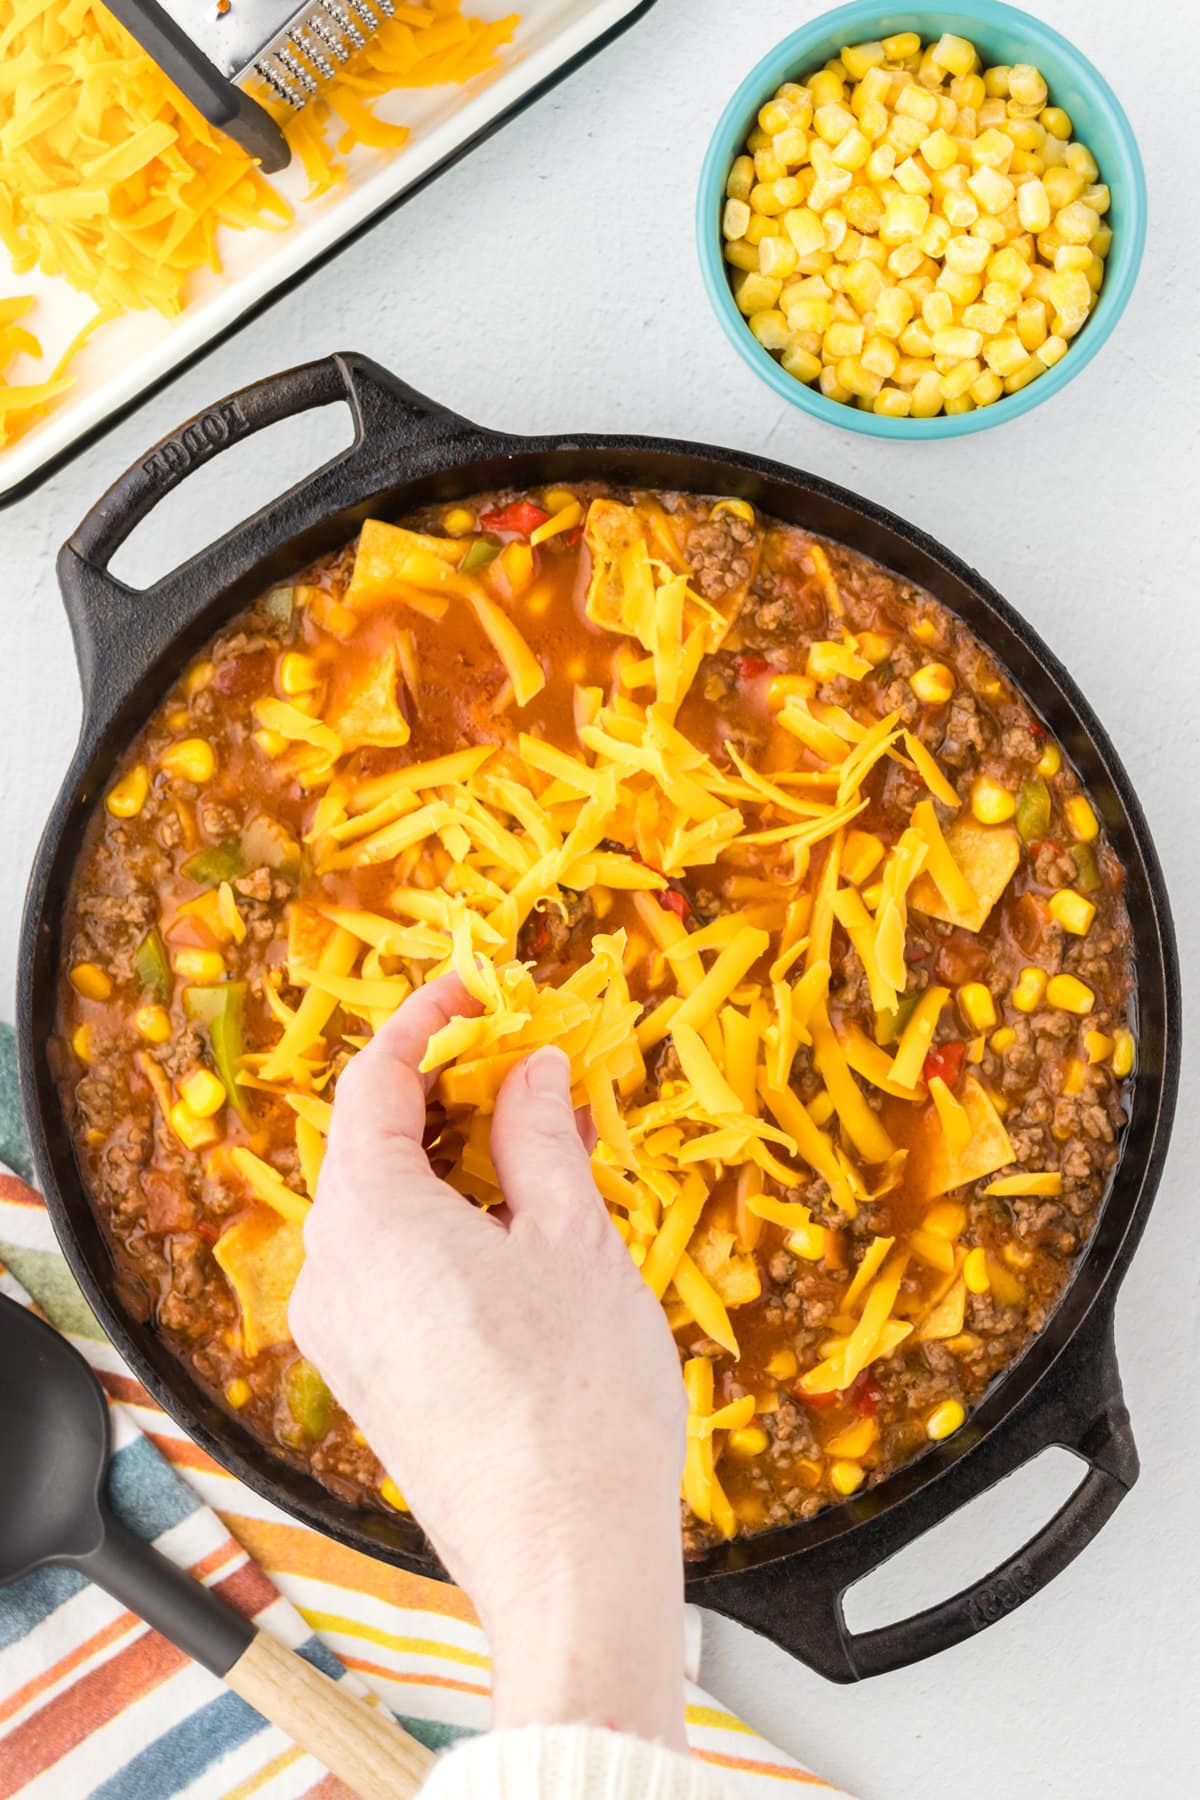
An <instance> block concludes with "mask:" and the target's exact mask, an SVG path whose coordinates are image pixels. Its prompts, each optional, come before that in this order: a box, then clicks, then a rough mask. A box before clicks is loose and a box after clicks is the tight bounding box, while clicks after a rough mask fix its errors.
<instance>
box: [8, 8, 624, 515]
mask: <svg viewBox="0 0 1200 1800" xmlns="http://www.w3.org/2000/svg"><path fill="white" fill-rule="evenodd" d="M652 4H653V0H511V4H508V3H506V0H471V5H470V10H471V11H472V12H474V13H477V14H478V15H479V16H481V17H484V18H501V17H503V16H505V15H506V14H507V13H509V12H519V13H520V15H521V24H520V25H519V26H518V28H517V32H516V36H515V38H514V41H513V43H512V44H510V45H508V46H507V47H506V48H504V49H502V50H501V52H500V59H501V60H500V65H499V67H498V68H497V69H496V70H494V71H493V72H492V73H490V74H488V75H485V76H480V77H479V78H478V79H477V80H476V81H474V82H469V83H468V84H467V85H466V86H465V87H461V88H459V87H437V88H415V89H404V90H400V91H399V92H397V93H395V94H393V95H390V96H388V98H386V99H385V100H383V101H381V102H379V103H378V111H379V113H380V116H381V117H384V118H391V119H400V120H403V122H404V123H405V124H406V125H408V126H410V127H411V129H412V136H411V138H410V139H409V141H408V143H407V144H406V145H405V147H404V149H403V150H400V151H392V152H388V151H379V150H366V149H359V150H356V151H354V152H353V153H352V154H351V156H350V157H349V158H348V159H347V162H346V180H345V181H344V182H342V183H341V184H339V186H338V187H337V188H335V189H334V191H333V192H332V193H329V194H326V195H324V196H323V197H322V198H321V199H319V200H316V201H311V202H305V203H304V204H300V201H301V199H302V196H303V194H304V191H305V188H306V185H307V184H306V181H305V178H304V174H303V171H302V170H301V169H300V168H299V166H298V163H294V164H293V166H292V167H290V168H288V169H286V170H285V171H284V172H283V173H282V174H281V175H276V176H274V177H272V179H273V180H274V182H275V183H276V185H277V186H278V187H279V189H280V191H281V192H282V193H283V194H285V195H286V197H287V198H288V199H289V200H290V201H291V202H292V203H293V204H294V205H295V206H296V217H295V221H294V223H293V224H291V225H290V226H288V228H287V229H286V230H285V231H281V232H268V231H225V232H223V233H222V234H221V238H220V240H219V242H220V251H221V259H222V262H223V265H224V267H223V270H222V273H221V274H220V275H214V274H212V273H210V272H209V271H207V270H205V271H198V272H197V274H196V275H195V276H194V277H193V283H194V285H193V288H192V294H191V298H190V299H189V302H188V304H187V306H186V307H185V309H184V311H183V312H182V313H181V314H180V316H179V317H178V318H176V319H164V318H162V317H161V316H160V315H159V314H158V313H156V312H153V311H145V312H138V313H129V314H126V315H125V316H124V317H123V318H121V319H115V320H113V321H112V323H111V324H109V325H106V326H104V327H102V329H101V330H100V331H98V332H97V333H96V336H95V337H94V338H93V339H92V340H91V342H90V343H89V344H88V345H87V346H86V347H85V349H84V350H83V351H82V353H81V354H80V355H79V356H78V357H77V358H76V360H75V361H74V363H73V364H72V373H73V374H74V375H75V378H76V380H75V386H74V387H73V388H72V389H71V390H70V392H69V393H67V394H66V395H64V396H63V398H62V400H61V401H60V402H59V403H58V405H57V406H56V407H55V408H53V410H51V411H50V412H48V413H47V415H46V417H45V418H44V419H43V420H41V422H40V423H39V424H37V425H35V426H34V427H33V428H32V429H31V430H29V431H28V432H26V433H25V435H24V436H23V437H20V438H18V439H17V441H16V442H15V443H13V444H11V445H9V446H8V447H7V448H6V449H3V450H0V505H7V504H9V503H11V502H12V501H13V500H16V499H18V498H19V497H20V496H21V495H22V494H24V493H27V492H28V491H29V490H30V488H32V487H34V486H36V484H37V483H38V482H39V481H40V480H42V479H43V478H44V477H45V476H46V475H47V474H48V473H49V472H50V470H51V469H52V468H54V467H57V466H58V465H59V464H61V463H62V462H63V461H64V460H66V458H67V457H69V456H71V455H73V454H74V453H75V452H76V451H78V450H80V449H81V448H82V447H83V445H84V443H85V442H87V441H88V440H90V439H92V438H94V437H95V436H96V435H97V434H98V433H99V432H101V431H103V430H104V429H105V428H106V427H107V426H109V425H111V424H113V423H114V422H115V421H116V420H117V419H118V418H119V417H121V416H122V414H124V413H125V412H127V411H128V410H129V409H130V407H132V406H134V405H136V403H137V402H138V400H140V399H141V398H142V397H143V396H144V395H145V394H147V393H148V392H150V390H151V389H153V388H155V387H158V386H160V385H161V384H162V382H163V381H165V380H166V379H167V378H168V377H169V376H170V375H171V374H172V373H173V372H174V371H175V370H177V369H178V368H180V367H181V366H182V365H183V364H185V363H187V362H188V361H190V360H191V359H192V358H193V357H195V356H197V355H199V354H200V352H201V351H202V350H204V349H205V348H206V347H207V346H208V345H210V344H211V343H212V342H213V341H214V340H215V339H217V338H220V337H223V336H226V335H227V334H228V333H229V332H230V331H232V330H233V328H234V327H235V326H236V325H237V324H238V323H239V322H240V321H242V320H244V319H245V318H246V317H247V316H248V315H249V314H250V313H252V312H255V311H257V310H259V309H260V308H261V307H262V306H263V305H264V304H266V303H267V302H268V301H269V300H270V299H271V298H272V297H274V296H275V295H277V294H278V293H279V292H280V290H281V289H283V288H284V287H286V286H287V285H288V284H289V283H290V282H293V281H295V279H296V278H297V276H298V275H299V274H300V273H301V272H302V271H304V270H305V269H307V268H309V267H310V266H311V265H312V264H314V263H317V262H320V261H322V260H324V259H325V258H326V257H328V256H329V255H331V254H332V253H333V252H334V251H335V250H336V249H337V248H338V247H339V246H340V245H341V244H344V243H345V242H346V240H347V239H348V238H349V237H351V236H352V235H353V234H355V233H357V232H358V231H360V230H362V229H363V227H364V226H366V225H368V224H369V223H370V222H371V221H372V220H373V219H375V218H377V217H378V216H379V215H380V214H381V213H383V212H385V211H387V210H389V209H390V208H391V207H393V206H395V205H396V204H397V203H398V202H399V201H401V200H402V199H403V198H404V197H405V195H407V194H409V193H411V192H412V191H413V189H414V188H416V187H418V186H420V185H422V184H423V183H424V182H426V181H428V180H429V179H430V178H431V176H433V175H435V174H437V172H438V171H439V170H440V169H442V168H444V167H445V166H446V165H447V164H448V163H450V162H452V161H454V160H455V159H457V158H458V157H459V156H462V155H463V154H465V153H466V152H467V151H468V150H470V149H471V148H472V147H473V146H474V145H475V144H477V143H478V142H480V141H481V140H482V139H483V138H484V137H486V136H488V135H489V134H490V133H491V132H492V131H494V130H495V129H496V128H497V127H498V126H499V125H501V124H502V123H503V122H504V120H505V119H507V118H509V117H511V116H512V115H513V114H514V113H516V112H519V111H520V110H521V109H522V108H523V107H525V106H527V105H529V104H530V102H532V101H534V100H536V99H538V97H539V96H540V95H541V94H542V93H544V92H545V91H546V89H547V88H549V87H551V86H553V84H554V83H555V82H556V81H559V80H561V79H562V77H563V76H564V75H566V74H567V73H569V71H570V70H571V69H572V68H574V67H576V66H577V65H578V64H579V63H580V62H582V61H584V60H585V59H586V58H587V57H588V56H590V55H592V54H593V53H594V52H595V51H597V50H599V49H601V48H602V47H603V45H604V44H605V43H607V42H608V41H609V39H611V38H613V37H615V36H616V35H617V33H618V32H620V31H623V30H624V29H625V28H626V27H627V26H629V25H631V24H632V23H633V22H634V20H635V19H636V18H638V17H639V16H640V15H641V14H642V13H643V12H645V11H647V10H648V9H649V7H650V6H651V5H652ZM17 293H33V294H36V295H37V297H38V300H39V305H38V308H37V315H36V319H35V320H29V321H26V322H27V323H31V324H33V327H34V330H35V332H36V334H37V336H38V338H39V339H40V341H41V344H42V350H43V361H42V362H41V363H40V364H38V363H34V362H29V361H27V360H26V359H24V358H22V359H21V360H20V362H19V363H18V364H16V365H14V368H13V371H12V374H11V376H10V379H11V380H13V381H14V382H20V381H36V380H39V379H43V378H44V375H45V370H46V368H48V367H51V366H52V365H53V363H54V361H55V358H56V357H57V355H58V354H59V353H60V352H61V350H62V349H63V348H64V347H65V346H66V345H67V344H68V343H69V342H70V340H71V337H72V336H73V334H74V333H75V332H76V331H77V330H78V329H79V327H80V326H81V325H82V324H83V323H84V321H85V320H86V319H87V318H89V317H90V316H91V314H92V312H93V311H94V308H93V306H92V304H91V302H90V301H88V300H86V299H85V298H84V297H83V296H82V295H80V294H78V293H76V292H75V290H74V289H73V288H71V287H69V286H68V284H67V283H66V282H65V281H61V280H52V279H49V278H47V277H44V276H40V275H38V274H36V273H35V274H33V275H24V276H17V275H13V274H12V273H11V272H10V271H8V270H4V269H3V268H2V267H0V296H2V295H7V294H17Z"/></svg>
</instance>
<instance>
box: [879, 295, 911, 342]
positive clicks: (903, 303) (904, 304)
mask: <svg viewBox="0 0 1200 1800" xmlns="http://www.w3.org/2000/svg"><path fill="white" fill-rule="evenodd" d="M913 311H914V307H913V299H912V295H911V294H906V293H905V291H904V289H903V288H900V287H889V288H884V290H883V292H882V293H881V294H880V295H879V298H878V299H877V300H876V302H875V329H876V331H877V332H879V333H880V335H881V336H883V337H889V338H898V337H899V336H900V333H901V332H902V331H903V330H904V328H905V326H906V325H907V324H908V323H909V322H910V320H911V319H912V316H913Z"/></svg>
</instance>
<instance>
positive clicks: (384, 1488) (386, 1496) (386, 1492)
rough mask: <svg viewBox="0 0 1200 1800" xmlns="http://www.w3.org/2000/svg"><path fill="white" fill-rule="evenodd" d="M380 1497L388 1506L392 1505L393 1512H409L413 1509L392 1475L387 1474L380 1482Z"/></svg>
mask: <svg viewBox="0 0 1200 1800" xmlns="http://www.w3.org/2000/svg"><path fill="white" fill-rule="evenodd" d="M379 1498H380V1499H381V1500H382V1501H383V1502H384V1504H385V1505H386V1506H390V1507H391V1509H392V1511H393V1512H409V1511H410V1510H411V1509H410V1507H409V1504H408V1501H407V1500H406V1499H405V1498H404V1495H403V1494H402V1493H401V1492H400V1489H399V1488H398V1487H397V1486H396V1483H395V1482H394V1481H393V1480H392V1478H391V1476H390V1475H386V1476H385V1477H384V1479H383V1480H382V1481H381V1482H380V1484H379Z"/></svg>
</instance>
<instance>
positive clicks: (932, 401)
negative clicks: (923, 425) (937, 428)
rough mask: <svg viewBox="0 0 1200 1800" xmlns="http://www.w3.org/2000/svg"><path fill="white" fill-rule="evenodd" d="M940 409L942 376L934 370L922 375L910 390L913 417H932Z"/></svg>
mask: <svg viewBox="0 0 1200 1800" xmlns="http://www.w3.org/2000/svg"><path fill="white" fill-rule="evenodd" d="M941 410H942V378H941V376H940V375H939V374H938V373H937V372H936V370H935V371H932V372H931V373H930V374H928V375H922V376H921V378H920V380H919V381H918V382H917V383H916V385H915V387H914V388H913V392H912V414H911V416H912V417H913V418H914V419H932V418H933V417H934V415H935V414H937V413H939V412H941Z"/></svg>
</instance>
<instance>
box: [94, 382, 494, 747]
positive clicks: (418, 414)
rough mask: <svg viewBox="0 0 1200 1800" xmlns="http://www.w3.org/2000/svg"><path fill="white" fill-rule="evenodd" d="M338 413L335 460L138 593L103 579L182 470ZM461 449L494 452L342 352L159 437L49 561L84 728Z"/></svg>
mask: <svg viewBox="0 0 1200 1800" xmlns="http://www.w3.org/2000/svg"><path fill="white" fill-rule="evenodd" d="M336 401H344V402H346V403H347V404H348V405H349V407H350V410H351V414H352V416H353V419H354V427H355V432H354V441H353V443H351V444H350V446H349V447H348V448H347V449H346V450H344V451H342V452H341V453H340V454H339V455H337V456H335V457H333V458H331V459H329V460H328V461H326V462H324V463H322V464H321V466H320V467H319V468H317V469H316V470H315V471H314V472H313V473H312V474H311V475H308V476H306V477H305V478H304V479H303V480H302V481H300V482H297V483H296V484H295V485H294V486H293V487H290V488H289V489H287V491H286V492H285V493H283V494H281V495H280V496H279V497H278V499H276V500H273V501H272V502H271V503H270V504H269V505H268V506H265V507H263V508H262V509H261V510H260V511H259V512H257V513H254V514H252V515H251V516H250V517H249V518H247V519H244V520H242V522H241V523H240V524H239V525H236V526H234V528H233V530H232V531H229V532H227V533H226V534H225V536H224V537H222V538H219V539H218V540H217V541H216V542H215V543H212V544H210V545H208V546H207V548H206V549H204V550H201V551H199V552H198V553H197V554H196V555H195V556H193V557H191V558H190V559H189V560H188V561H187V562H184V563H181V564H180V565H179V567H178V568H175V569H173V570H171V571H170V573H169V574H166V575H164V576H163V577H162V578H161V579H160V580H159V581H156V582H154V583H153V584H152V585H151V586H150V587H148V588H145V589H142V590H138V589H135V588H132V587H130V586H128V585H127V584H126V583H125V582H123V581H120V580H118V579H117V577H116V576H114V575H113V574H112V573H111V571H110V569H109V564H110V562H111V561H112V558H113V556H114V555H115V553H116V552H117V550H118V549H119V548H120V547H121V545H122V544H123V543H124V542H125V540H126V539H127V538H128V536H129V534H130V533H131V532H132V531H133V530H134V528H135V527H136V526H137V525H139V524H140V523H141V522H142V520H143V519H145V518H146V517H147V516H148V515H149V514H150V513H151V512H152V511H153V510H154V508H155V506H156V505H157V504H158V502H159V501H160V500H161V499H162V498H163V497H164V495H166V494H169V493H170V492H171V491H172V489H174V488H177V487H179V486H180V484H181V483H182V482H184V481H186V480H187V478H188V476H189V475H191V474H192V473H193V471H194V470H196V469H198V468H200V467H201V466H202V465H203V464H204V463H207V462H209V461H211V460H212V458H213V457H215V456H220V455H221V454H222V452H223V451H225V450H227V449H228V448H229V447H230V446H231V445H232V444H235V443H240V442H241V441H242V440H243V439H244V438H247V437H250V436H252V435H253V434H254V433H255V432H257V431H262V430H264V429H265V428H266V427H267V426H270V425H275V424H277V423H279V422H280V421H281V420H283V419H289V418H294V417H296V416H298V415H300V414H303V413H307V412H311V411H313V410H314V409H315V408H319V407H323V406H328V405H330V404H332V403H333V402H336ZM317 432H319V427H315V428H314V436H315V437H316V439H317V441H318V442H319V441H320V439H319V437H318V436H317ZM460 444H461V446H462V447H463V449H464V451H466V450H473V451H476V452H477V453H478V452H479V451H480V450H486V451H490V452H491V453H492V454H495V453H496V451H497V450H499V449H501V448H502V447H503V444H504V441H503V440H502V439H500V438H499V437H497V436H495V435H494V434H489V433H485V432H481V431H480V429H479V428H478V427H477V426H474V425H471V424H470V423H469V422H468V421H467V420H466V419H463V418H461V417H460V416H459V415H458V414H456V413H452V412H449V411H447V410H446V408H444V407H441V406H439V405H437V403H436V402H434V401H432V400H427V399H426V398H425V397H424V395H422V394H419V393H417V392H416V390H415V389H414V388H411V387H409V386H407V385H406V383H404V382H402V381H399V380H397V379H396V377H395V376H394V375H391V374H389V373H388V371H387V370H386V369H382V368H380V367H379V365H378V364H377V363H373V362H371V361H370V360H369V358H367V357H365V356H357V355H354V354H349V353H347V354H342V355H337V356H330V357H326V358H324V359H323V360H322V361H320V362H311V363H305V364H303V365H301V367H299V368H296V369H287V370H285V371H284V372H283V373H282V374H279V375H272V376H269V377H268V378H267V379H266V380H265V381H256V382H254V383H253V384H252V385H251V386H249V387H245V388H242V389H240V390H239V391H238V392H237V393H235V394H230V395H229V396H228V397H227V398H226V399H224V400H219V401H217V403H216V404H215V405H214V406H210V407H208V408H207V409H206V410H205V411H204V412H202V413H198V414H197V415H196V417H195V418H194V419H190V420H189V421H188V422H187V424H185V425H182V426H180V428H179V429H178V430H177V431H174V432H172V433H171V434H170V436H168V437H165V438H163V439H162V440H161V441H160V442H159V443H157V444H156V445H155V446H154V448H153V449H152V450H150V451H149V452H147V454H146V455H145V456H144V457H142V458H141V460H140V461H139V462H137V463H135V464H134V465H133V467H132V468H130V469H127V470H126V471H125V473H124V475H122V476H120V477H119V479H118V480H117V481H115V482H114V483H113V485H112V487H110V488H109V490H108V492H107V493H106V494H105V495H104V496H103V498H102V499H100V500H99V501H98V502H97V504H96V505H95V506H94V507H93V508H92V510H91V512H90V513H88V515H87V517H86V518H85V519H84V520H83V521H82V522H81V524H80V525H79V527H78V529H77V530H76V531H75V532H74V534H73V535H72V536H71V538H70V539H69V540H68V542H67V543H66V544H64V545H63V548H62V550H61V551H60V552H59V558H58V578H59V584H60V586H61V588H62V593H63V601H64V604H65V606H66V610H67V616H68V619H69V620H70V624H71V631H72V634H73V636H74V639H75V651H76V656H77V659H78V662H79V671H80V676H81V679H82V682H83V690H84V696H85V703H86V706H87V709H88V713H89V716H90V718H91V720H92V721H93V728H94V729H95V730H97V731H98V730H99V729H100V728H101V727H102V726H103V725H105V724H107V723H108V722H109V721H110V720H111V719H113V718H115V717H116V716H117V714H118V713H119V712H120V711H121V709H122V706H123V703H124V696H125V694H127V693H128V692H130V691H131V690H132V688H133V687H134V684H135V683H136V682H137V680H138V679H139V678H140V677H141V676H143V675H146V674H148V673H149V671H150V670H151V669H152V668H153V667H154V665H155V663H156V661H157V659H158V658H159V657H160V656H162V655H163V653H164V652H165V651H167V650H168V648H170V649H171V650H172V651H173V652H174V653H177V656H178V660H180V661H182V660H183V659H184V658H186V656H187V655H188V654H189V653H190V651H191V649H192V648H194V642H193V641H192V640H197V641H198V640H199V639H200V638H201V637H202V636H203V629H202V628H203V625H204V623H205V621H207V620H208V619H209V617H210V612H211V608H212V603H213V602H214V601H217V600H219V599H220V598H221V597H222V596H229V595H231V594H232V595H233V596H234V597H235V598H238V599H244V601H245V602H247V603H248V602H249V601H250V600H251V599H252V598H253V597H254V594H255V593H256V592H257V591H259V589H260V588H261V587H264V586H266V585H267V584H268V582H269V581H271V580H274V579H281V578H284V577H286V576H287V575H288V574H290V573H291V572H292V571H293V570H294V569H295V568H296V567H297V566H299V565H301V564H303V563H304V562H305V561H307V560H308V559H309V558H310V557H311V556H315V555H317V554H318V553H319V552H320V551H321V550H323V549H326V548H328V546H329V541H330V540H329V537H328V529H329V527H328V522H329V521H330V520H331V519H332V518H334V517H335V516H342V517H347V515H348V518H347V523H346V531H345V535H349V533H350V532H351V531H353V530H354V529H355V528H356V526H357V524H358V523H359V522H360V521H361V519H362V517H363V516H365V510H366V505H367V504H368V503H369V500H370V497H371V496H372V495H373V494H375V493H378V492H379V491H380V490H382V489H384V488H386V487H388V486H390V485H398V484H399V483H400V482H402V481H407V480H411V479H412V478H413V477H415V476H417V475H421V474H426V473H433V472H434V471H436V470H437V469H439V468H440V467H442V466H444V465H445V464H446V463H447V462H449V461H453V460H455V458H454V454H453V451H452V450H451V446H454V445H460ZM356 508H359V509H361V510H359V511H358V512H357V513H355V510H354V509H356ZM323 531H324V535H322V532H323ZM273 559H275V560H274V564H273ZM250 577H253V578H254V579H253V582H251V581H250V580H249V579H248V578H250ZM239 584H245V586H244V591H243V592H239V591H238V590H239Z"/></svg>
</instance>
